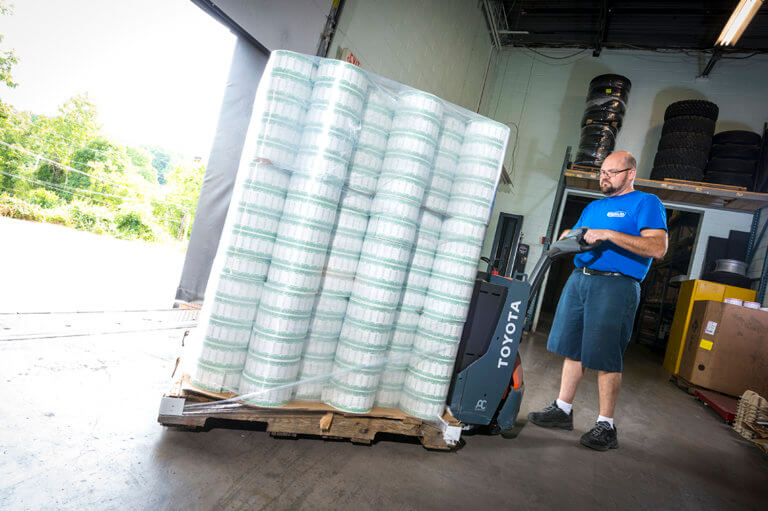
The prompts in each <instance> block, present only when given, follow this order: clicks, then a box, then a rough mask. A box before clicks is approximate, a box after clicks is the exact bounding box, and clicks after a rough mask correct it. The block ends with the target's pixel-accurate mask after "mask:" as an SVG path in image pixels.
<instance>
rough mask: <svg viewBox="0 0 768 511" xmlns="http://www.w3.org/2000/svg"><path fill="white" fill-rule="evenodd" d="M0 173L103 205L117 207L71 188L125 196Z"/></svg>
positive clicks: (108, 195)
mask: <svg viewBox="0 0 768 511" xmlns="http://www.w3.org/2000/svg"><path fill="white" fill-rule="evenodd" d="M0 174H3V175H6V176H9V177H12V178H15V179H23V180H25V181H29V182H31V183H35V184H38V185H41V186H47V187H50V188H53V189H54V190H57V191H59V192H63V193H69V194H72V195H75V196H77V197H82V198H83V199H88V200H89V201H93V202H98V203H99V204H103V205H105V206H112V207H114V208H117V205H115V204H112V203H110V202H104V201H100V200H98V199H94V198H93V197H90V196H88V195H83V194H81V193H77V192H75V191H73V190H82V191H84V192H87V193H95V194H97V195H103V196H107V197H116V198H120V199H124V198H125V197H122V196H120V195H111V194H107V193H101V192H97V191H95V190H86V189H84V188H74V187H72V186H66V185H57V184H54V183H49V182H46V181H39V180H37V179H33V178H31V177H27V176H23V175H21V174H13V173H12V172H6V171H4V170H0ZM2 192H4V193H7V192H10V193H11V194H12V195H16V196H17V197H19V195H18V194H16V193H14V192H13V191H12V190H7V189H3V190H2ZM19 198H22V197H19ZM162 220H163V221H165V222H171V223H174V224H176V225H181V223H182V222H178V221H176V220H171V219H169V218H166V217H163V219H162Z"/></svg>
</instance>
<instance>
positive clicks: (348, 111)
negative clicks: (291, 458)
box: [240, 60, 369, 406]
mask: <svg viewBox="0 0 768 511" xmlns="http://www.w3.org/2000/svg"><path fill="white" fill-rule="evenodd" d="M368 89H369V80H368V77H367V76H366V74H365V73H364V72H363V71H362V70H360V69H359V68H357V67H355V66H352V65H351V64H347V63H345V62H340V61H335V60H323V61H322V62H320V64H319V65H318V66H317V69H316V72H315V73H314V75H313V87H312V94H311V97H310V102H309V107H308V109H307V113H306V119H305V122H304V127H303V130H302V131H301V141H300V149H299V151H298V153H297V155H296V159H295V161H294V164H293V168H294V171H293V174H292V176H291V179H290V182H289V184H288V192H287V194H286V197H285V204H284V206H283V214H282V217H281V218H280V222H279V226H278V229H277V237H276V238H275V242H274V250H273V253H272V262H271V264H270V266H269V273H268V275H267V280H266V282H265V284H264V288H263V290H262V294H261V300H260V302H259V306H258V310H257V313H256V318H255V320H254V323H253V329H252V333H251V339H250V342H249V346H248V356H247V359H246V361H245V367H244V368H243V373H242V378H241V380H240V392H241V393H242V394H251V395H250V396H247V397H244V398H243V400H244V401H246V402H248V403H250V404H253V405H258V406H281V405H283V404H285V403H287V402H288V401H290V400H291V397H292V396H293V392H294V390H295V389H294V388H293V386H292V384H293V383H294V382H296V380H297V379H298V374H299V370H300V366H301V357H302V353H303V351H304V345H305V343H306V336H307V333H308V331H309V326H310V321H311V319H312V311H313V309H314V306H315V298H316V296H317V295H318V292H319V290H320V283H321V281H322V278H323V271H324V268H325V266H326V261H327V253H328V251H329V248H330V246H331V239H332V234H333V232H334V226H335V225H336V222H337V213H338V208H339V203H340V199H341V190H342V186H343V184H344V183H345V181H346V178H347V173H348V166H349V163H350V161H351V159H352V154H353V152H354V147H355V144H356V142H357V140H356V134H357V133H359V131H360V126H361V120H362V113H363V106H364V104H366V100H367V98H368V95H369V90H368Z"/></svg>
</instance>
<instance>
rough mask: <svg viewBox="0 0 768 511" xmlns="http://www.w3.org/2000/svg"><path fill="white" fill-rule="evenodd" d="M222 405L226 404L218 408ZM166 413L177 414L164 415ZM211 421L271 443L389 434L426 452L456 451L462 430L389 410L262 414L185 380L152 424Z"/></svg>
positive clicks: (324, 408)
mask: <svg viewBox="0 0 768 511" xmlns="http://www.w3.org/2000/svg"><path fill="white" fill-rule="evenodd" d="M177 367H178V366H177ZM168 398H171V399H170V400H168ZM179 400H183V401H179ZM222 400H231V401H227V402H224V403H222V402H221V401H222ZM169 407H170V408H174V407H176V409H175V410H173V411H172V412H169ZM211 419H218V420H222V421H225V422H232V423H233V424H234V421H245V422H248V423H263V424H266V429H267V432H268V433H269V434H270V435H271V436H273V437H288V438H295V437H297V436H299V435H302V436H303V435H308V436H315V437H320V438H327V439H344V440H349V441H351V442H353V443H356V444H366V445H367V444H370V443H371V442H373V441H374V440H375V438H376V435H377V434H378V433H389V434H394V435H402V436H406V437H413V438H416V439H418V440H419V441H420V442H421V444H422V445H423V446H424V447H425V448H427V449H437V450H452V449H455V448H456V445H457V443H456V441H455V440H451V439H450V438H451V437H453V438H455V439H456V440H458V438H457V436H458V435H457V431H459V432H460V428H461V426H462V425H461V423H460V422H458V421H457V420H456V419H455V418H454V417H452V416H451V415H450V414H449V413H448V412H446V413H445V414H444V416H443V419H442V421H443V422H442V423H441V422H440V421H434V422H433V421H425V420H422V419H419V418H417V417H413V416H411V415H408V414H406V413H404V412H402V411H400V410H398V409H394V408H378V407H377V408H373V410H371V411H370V412H369V413H366V414H352V413H345V412H341V411H339V410H337V409H335V408H332V407H331V406H328V405H326V404H323V403H316V402H310V401H292V402H290V403H288V404H287V405H285V406H282V407H280V408H261V407H256V406H251V405H248V404H245V403H242V402H240V401H236V400H234V395H233V394H219V393H214V392H207V391H205V390H202V389H199V388H197V387H195V386H194V385H192V384H191V383H190V381H189V376H188V375H183V376H181V377H180V378H178V379H177V380H175V381H174V384H173V386H172V388H171V390H170V391H169V392H168V393H167V394H166V395H165V396H164V397H163V403H162V404H161V408H160V413H159V415H158V417H157V421H158V422H159V423H161V424H163V425H165V426H175V427H181V428H183V429H191V430H201V429H207V427H210V424H209V423H208V421H209V420H211ZM445 427H449V428H450V431H451V432H452V433H453V435H451V434H450V433H449V435H448V438H449V439H446V436H445V435H444V428H445ZM455 428H459V429H458V430H457V429H455Z"/></svg>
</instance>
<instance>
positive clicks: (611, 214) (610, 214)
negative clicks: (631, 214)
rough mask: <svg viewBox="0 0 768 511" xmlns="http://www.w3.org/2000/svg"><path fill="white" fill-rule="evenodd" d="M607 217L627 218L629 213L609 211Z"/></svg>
mask: <svg viewBox="0 0 768 511" xmlns="http://www.w3.org/2000/svg"><path fill="white" fill-rule="evenodd" d="M606 216H607V217H609V218H624V217H625V216H627V212H626V211H609V212H608V213H606Z"/></svg>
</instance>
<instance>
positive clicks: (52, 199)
mask: <svg viewBox="0 0 768 511" xmlns="http://www.w3.org/2000/svg"><path fill="white" fill-rule="evenodd" d="M29 198H30V200H31V201H32V202H33V203H34V204H37V205H38V206H40V207H41V208H45V209H50V208H53V207H56V206H58V205H59V204H60V203H61V199H60V198H59V196H58V195H56V194H55V193H53V192H51V191H48V190H46V189H45V188H35V189H34V190H32V191H30V192H29Z"/></svg>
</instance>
